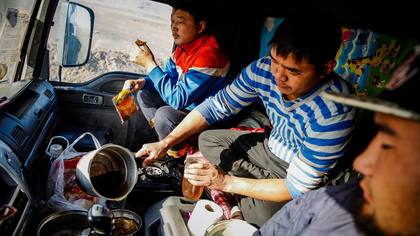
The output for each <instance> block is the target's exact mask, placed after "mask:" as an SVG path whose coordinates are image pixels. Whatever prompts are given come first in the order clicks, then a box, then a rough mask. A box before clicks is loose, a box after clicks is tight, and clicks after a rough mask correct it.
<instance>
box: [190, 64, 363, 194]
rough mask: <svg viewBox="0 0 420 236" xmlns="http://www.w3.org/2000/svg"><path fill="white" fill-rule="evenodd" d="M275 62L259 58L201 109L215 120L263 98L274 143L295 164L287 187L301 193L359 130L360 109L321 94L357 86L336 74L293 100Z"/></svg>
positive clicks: (315, 183) (270, 144)
mask: <svg viewBox="0 0 420 236" xmlns="http://www.w3.org/2000/svg"><path fill="white" fill-rule="evenodd" d="M270 65H271V58H270V57H263V58H260V59H259V60H257V61H254V62H253V63H251V64H250V65H249V66H248V67H246V68H245V69H244V70H242V72H241V74H240V75H239V76H238V77H237V78H236V79H235V80H234V81H233V82H232V84H230V85H228V86H227V87H225V88H224V89H222V90H220V91H219V92H218V93H217V94H216V95H215V96H213V97H210V98H208V99H207V100H205V101H204V102H203V103H202V104H200V105H199V106H198V107H197V108H196V109H197V110H198V111H199V112H200V113H201V114H202V115H203V116H204V118H205V119H206V121H207V122H208V123H209V124H213V123H214V122H216V121H218V120H221V119H223V118H225V117H227V116H230V115H233V114H236V113H238V112H239V111H240V110H241V109H242V108H243V107H244V106H247V105H249V104H250V103H252V102H253V101H254V100H255V99H256V98H257V97H260V98H261V100H262V101H263V103H264V106H265V109H266V113H267V114H268V117H269V119H270V123H271V124H272V126H273V129H272V130H271V133H270V137H269V140H268V147H269V149H270V151H271V152H272V153H273V154H274V155H276V156H277V157H279V158H280V159H282V160H284V161H286V162H287V163H289V168H288V170H287V176H286V186H287V188H288V190H289V193H290V194H291V195H292V196H293V197H296V196H298V195H300V194H302V193H304V192H306V191H308V190H311V189H314V188H316V187H317V186H318V185H319V184H320V183H321V181H322V177H323V176H324V174H326V173H327V172H328V171H329V170H331V169H332V168H333V167H334V166H335V164H336V162H337V158H339V157H340V156H342V155H343V154H344V151H345V146H346V144H347V143H348V140H349V137H350V135H351V131H352V129H353V124H354V122H353V119H354V116H355V109H353V108H352V107H350V106H344V105H341V104H338V103H335V102H332V101H330V100H327V99H324V98H323V97H321V95H320V94H321V92H322V91H330V90H331V91H335V92H340V93H351V92H352V89H351V86H350V85H349V84H348V83H347V82H346V81H345V80H343V79H341V78H339V77H338V76H337V75H336V74H335V73H334V75H335V76H330V77H331V78H330V77H328V78H330V79H326V80H324V81H323V82H321V83H320V84H319V85H317V86H316V87H315V88H313V89H312V90H311V91H310V92H308V93H307V94H306V95H304V96H302V97H299V98H297V99H295V100H293V101H287V100H285V99H284V98H283V96H282V95H281V93H280V91H279V90H278V88H277V86H276V82H275V80H274V77H273V75H272V74H271V72H270Z"/></svg>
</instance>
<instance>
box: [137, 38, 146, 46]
mask: <svg viewBox="0 0 420 236" xmlns="http://www.w3.org/2000/svg"><path fill="white" fill-rule="evenodd" d="M135 43H136V45H137V46H139V47H141V46H143V45H145V44H146V42H145V41H142V40H140V39H137V40H136V42H135Z"/></svg>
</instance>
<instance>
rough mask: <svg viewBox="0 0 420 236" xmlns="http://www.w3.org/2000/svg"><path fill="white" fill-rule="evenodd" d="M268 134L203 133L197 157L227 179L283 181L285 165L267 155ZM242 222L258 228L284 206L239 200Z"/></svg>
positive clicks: (260, 201) (222, 131)
mask: <svg viewBox="0 0 420 236" xmlns="http://www.w3.org/2000/svg"><path fill="white" fill-rule="evenodd" d="M268 135H269V131H266V132H265V133H250V132H248V131H233V130H226V129H223V130H207V131H205V132H203V133H202V134H201V135H200V137H199V141H198V144H199V148H200V151H201V153H202V154H203V155H204V156H205V157H207V159H209V161H210V162H211V163H213V164H214V165H218V166H219V167H220V168H221V169H223V170H224V171H226V172H228V173H229V174H231V175H235V176H239V177H247V178H254V179H268V178H282V179H284V178H285V177H286V174H287V172H286V170H287V168H288V167H289V164H288V163H286V162H285V161H283V160H280V159H279V158H278V157H276V156H275V155H274V154H273V153H271V152H270V150H269V149H268V146H267V141H268ZM238 204H239V207H240V209H241V211H242V215H243V216H244V219H245V220H246V221H247V222H249V223H251V224H256V225H258V226H261V225H262V224H264V223H265V222H266V221H267V220H268V219H269V218H270V217H271V216H272V215H274V213H275V212H277V211H278V210H279V209H280V208H281V207H282V206H283V205H284V204H285V203H279V202H269V201H262V200H257V199H254V198H251V197H245V196H243V197H242V198H241V199H240V201H239V202H238Z"/></svg>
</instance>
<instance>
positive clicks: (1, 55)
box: [0, 0, 35, 97]
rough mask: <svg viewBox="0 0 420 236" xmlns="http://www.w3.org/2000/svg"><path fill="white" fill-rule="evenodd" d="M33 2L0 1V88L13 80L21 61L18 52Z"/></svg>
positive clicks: (26, 0)
mask: <svg viewBox="0 0 420 236" xmlns="http://www.w3.org/2000/svg"><path fill="white" fill-rule="evenodd" d="M34 2H35V1H32V0H25V1H18V0H1V1H0V88H1V87H5V86H6V85H8V84H9V83H10V82H12V81H13V80H14V79H15V73H16V70H17V67H18V63H19V62H20V60H21V58H20V51H21V49H22V47H23V42H24V39H25V33H26V31H27V29H28V24H29V20H30V17H31V14H32V11H33V7H34ZM0 95H1V97H3V96H5V95H4V94H0Z"/></svg>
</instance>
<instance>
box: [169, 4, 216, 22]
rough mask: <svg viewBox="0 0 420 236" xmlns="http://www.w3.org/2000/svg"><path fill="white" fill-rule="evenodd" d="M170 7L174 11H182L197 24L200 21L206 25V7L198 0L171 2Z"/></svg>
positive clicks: (207, 15) (207, 17)
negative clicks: (188, 14) (190, 16)
mask: <svg viewBox="0 0 420 236" xmlns="http://www.w3.org/2000/svg"><path fill="white" fill-rule="evenodd" d="M171 5H172V7H173V8H174V9H175V10H183V11H186V12H188V13H190V14H191V15H192V16H193V17H194V20H195V22H197V23H198V22H200V21H205V22H206V23H207V22H208V20H209V14H208V12H207V7H206V6H205V5H204V4H203V3H201V2H200V0H173V1H172V4H171Z"/></svg>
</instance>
